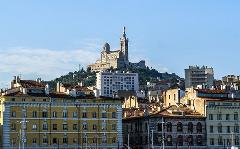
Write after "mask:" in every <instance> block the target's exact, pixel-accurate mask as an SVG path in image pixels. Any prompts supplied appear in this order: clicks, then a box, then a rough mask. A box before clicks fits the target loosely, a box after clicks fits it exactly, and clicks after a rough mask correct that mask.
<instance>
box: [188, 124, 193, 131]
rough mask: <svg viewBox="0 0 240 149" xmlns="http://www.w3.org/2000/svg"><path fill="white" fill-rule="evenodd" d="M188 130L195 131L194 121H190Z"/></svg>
mask: <svg viewBox="0 0 240 149" xmlns="http://www.w3.org/2000/svg"><path fill="white" fill-rule="evenodd" d="M188 132H191V133H192V132H193V123H192V122H189V123H188Z"/></svg>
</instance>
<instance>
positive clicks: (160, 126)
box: [157, 123, 162, 131]
mask: <svg viewBox="0 0 240 149" xmlns="http://www.w3.org/2000/svg"><path fill="white" fill-rule="evenodd" d="M157 131H162V124H161V123H158V124H157Z"/></svg>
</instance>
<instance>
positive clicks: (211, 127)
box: [210, 125, 213, 133]
mask: <svg viewBox="0 0 240 149" xmlns="http://www.w3.org/2000/svg"><path fill="white" fill-rule="evenodd" d="M210 133H213V126H212V125H211V126H210Z"/></svg>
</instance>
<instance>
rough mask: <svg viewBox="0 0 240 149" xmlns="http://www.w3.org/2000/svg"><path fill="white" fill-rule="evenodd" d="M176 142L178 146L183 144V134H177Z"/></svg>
mask: <svg viewBox="0 0 240 149" xmlns="http://www.w3.org/2000/svg"><path fill="white" fill-rule="evenodd" d="M177 142H178V145H179V146H183V136H181V135H179V136H178V140H177Z"/></svg>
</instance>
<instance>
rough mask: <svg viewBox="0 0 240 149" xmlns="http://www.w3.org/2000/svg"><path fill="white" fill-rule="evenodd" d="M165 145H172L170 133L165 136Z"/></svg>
mask: <svg viewBox="0 0 240 149" xmlns="http://www.w3.org/2000/svg"><path fill="white" fill-rule="evenodd" d="M167 145H169V146H172V136H171V135H168V136H167Z"/></svg>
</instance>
